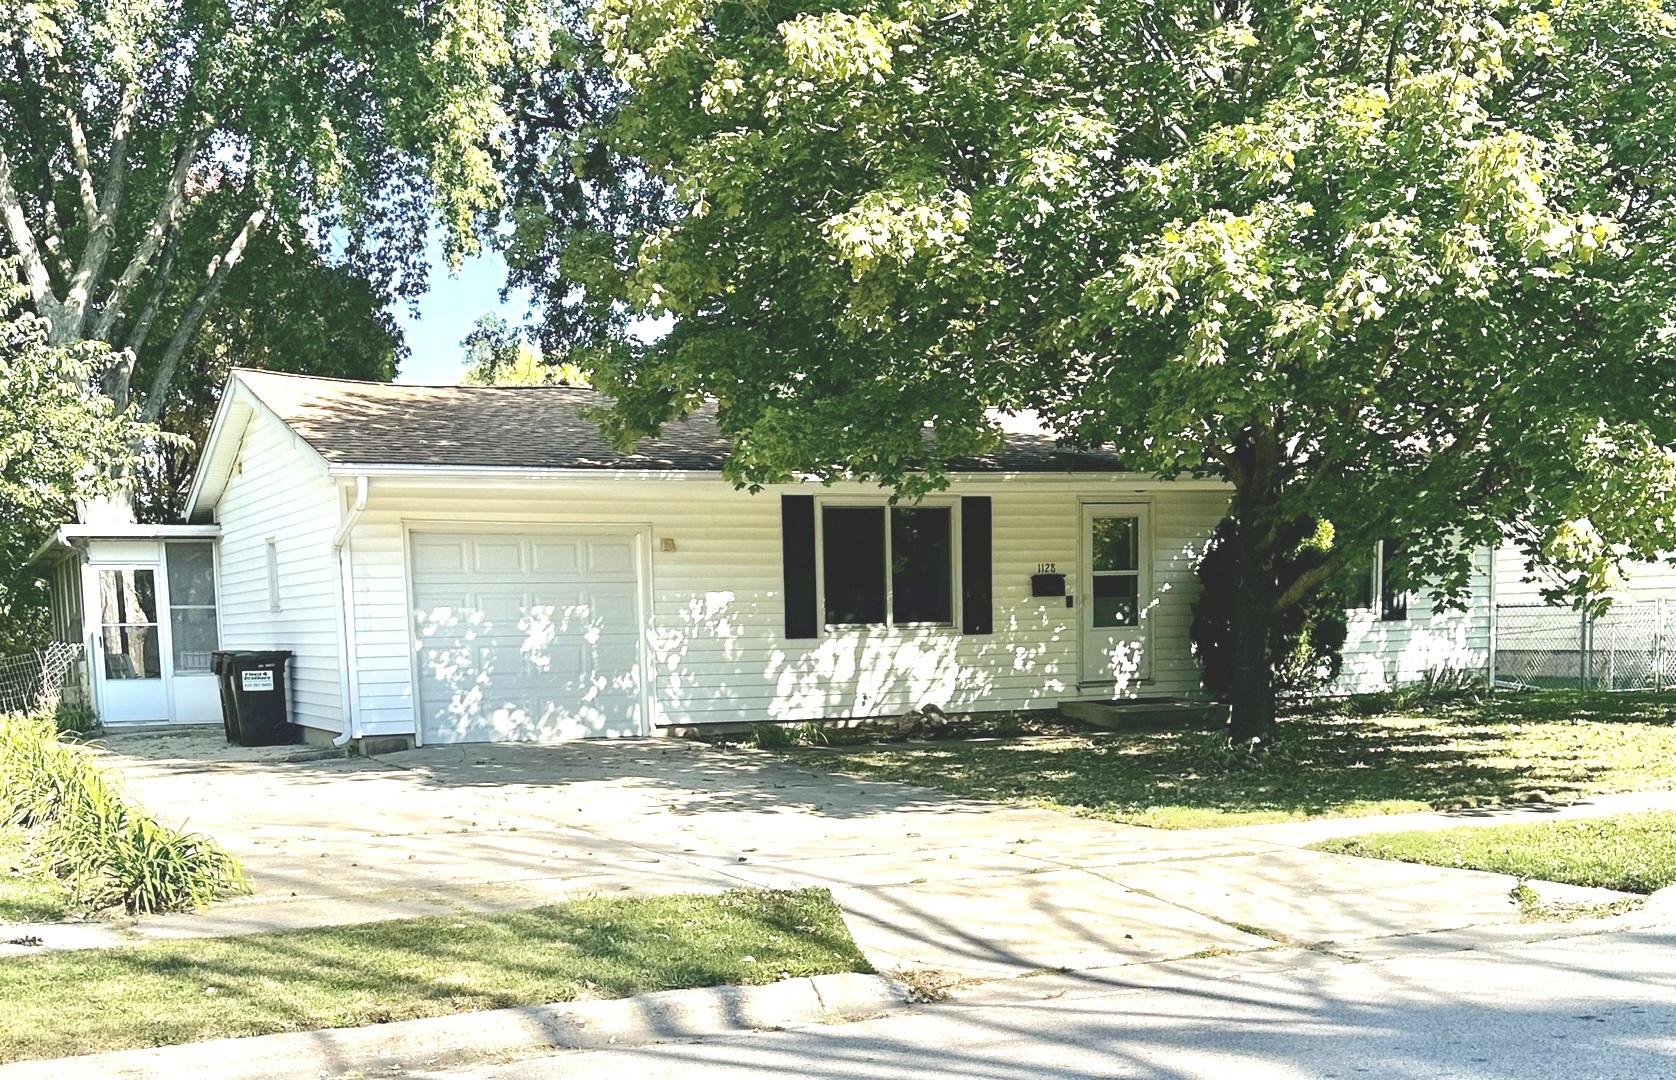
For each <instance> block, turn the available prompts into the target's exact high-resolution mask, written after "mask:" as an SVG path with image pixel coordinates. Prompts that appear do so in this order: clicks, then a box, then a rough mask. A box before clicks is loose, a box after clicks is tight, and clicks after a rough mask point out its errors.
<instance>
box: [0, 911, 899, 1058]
mask: <svg viewBox="0 0 1676 1080" xmlns="http://www.w3.org/2000/svg"><path fill="white" fill-rule="evenodd" d="M870 970H872V969H871V968H870V967H869V966H868V964H867V960H866V958H865V957H864V956H863V955H862V954H861V951H860V950H859V949H858V948H856V945H855V942H854V941H852V940H851V938H850V933H849V930H848V928H847V927H845V925H844V921H843V917H842V915H841V914H840V913H839V911H838V907H837V905H836V904H834V903H833V901H832V897H831V895H830V894H829V893H827V892H826V890H824V889H806V890H803V891H800V892H775V891H743V892H734V893H725V894H721V895H674V896H653V897H645V898H621V897H614V898H596V899H586V900H578V901H574V902H571V903H567V904H561V905H557V906H553V907H543V908H536V909H534V910H530V911H519V912H511V913H501V914H488V915H486V914H458V915H444V916H434V917H427V918H422V919H401V920H396V921H390V922H379V923H364V924H358V925H354V926H335V927H325V928H321V929H313V930H299V931H288V932H284V933H273V934H250V935H244V936H239V937H226V938H210V939H200V940H190V941H178V942H175V941H171V942H158V943H147V944H144V945H134V946H125V947H122V948H115V949H102V950H84V951H78V952H63V953H48V954H44V955H40V956H28V957H21V958H14V959H8V960H6V961H5V962H4V963H0V1003H3V1007H4V1011H5V1015H6V1022H5V1023H4V1024H3V1025H0V1061H15V1060H19V1059H24V1058H49V1057H64V1056H68V1055H73V1054H90V1053H97V1052H100V1051H106V1050H119V1049H127V1048H131V1047H143V1046H165V1045H171V1044H175V1043H185V1042H195V1041H198V1040H203V1039H216V1038H222V1037H227V1036H244V1035H263V1034H268V1033H270V1032H278V1031H310V1030H317V1029H320V1028H333V1027H356V1026H360V1025H364V1024H377V1023H386V1022H390V1021H395V1020H409V1019H414V1018H417V1017H425V1016H441V1015H446V1014H449V1013H458V1012H467V1011H470V1010H475V1009H495V1008H504V1007H509V1006H514V1005H537V1004H545V1003H549V1002H561V1001H575V1000H586V999H592V998H615V997H626V996H628V995H631V994H638V993H642V992H645V991H650V990H667V989H675V988H681V987H695V986H717V985H722V984H757V983H768V982H774V981H776V980H778V979H783V978H788V977H794V976H806V975H819V974H827V973H833V972H846V971H863V972H865V971H870Z"/></svg>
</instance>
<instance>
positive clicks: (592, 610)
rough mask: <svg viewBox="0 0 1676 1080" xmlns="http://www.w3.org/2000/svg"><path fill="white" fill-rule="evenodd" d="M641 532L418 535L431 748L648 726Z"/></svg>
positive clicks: (423, 704) (416, 589)
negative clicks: (638, 563) (638, 571)
mask: <svg viewBox="0 0 1676 1080" xmlns="http://www.w3.org/2000/svg"><path fill="white" fill-rule="evenodd" d="M634 551H635V541H634V539H633V538H632V537H564V536H547V535H513V534H504V535H502V534H497V535H493V536H475V537H474V536H437V535H433V534H417V533H416V534H414V538H413V562H412V566H413V581H412V583H411V588H412V592H413V597H414V609H415V610H414V625H415V630H416V632H417V635H418V642H419V650H420V655H419V660H420V664H419V667H420V672H419V675H420V679H419V687H418V697H419V702H420V712H421V717H422V723H423V730H424V738H425V740H426V741H427V742H473V741H485V740H495V741H501V740H549V739H567V738H584V737H590V736H599V735H635V734H641V733H642V731H643V728H642V723H641V714H642V701H641V698H642V695H641V674H640V672H641V668H640V657H641V647H642V633H641V628H640V622H639V620H640V613H639V600H638V597H639V586H638V583H637V581H636V579H635V556H634Z"/></svg>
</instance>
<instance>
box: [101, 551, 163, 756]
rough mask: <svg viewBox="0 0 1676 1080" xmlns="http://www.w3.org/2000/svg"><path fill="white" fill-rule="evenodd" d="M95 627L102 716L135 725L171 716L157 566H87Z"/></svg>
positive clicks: (119, 722) (110, 721)
mask: <svg viewBox="0 0 1676 1080" xmlns="http://www.w3.org/2000/svg"><path fill="white" fill-rule="evenodd" d="M87 573H88V575H89V577H90V579H91V580H90V582H89V585H90V591H91V593H92V600H93V605H94V606H93V610H95V611H97V612H98V613H99V623H98V626H97V628H96V629H95V630H94V641H93V649H94V656H93V664H92V668H93V672H94V678H95V679H96V680H97V682H98V687H97V694H98V701H99V718H100V719H101V720H103V721H104V722H105V723H107V724H137V723H147V722H156V721H161V720H167V719H168V718H169V685H168V682H167V680H166V679H165V678H164V671H163V659H164V657H165V655H166V654H167V650H166V648H165V644H166V643H165V642H164V641H163V634H164V633H165V632H166V631H165V628H164V627H163V625H162V623H161V622H160V621H159V620H158V618H157V614H158V610H159V609H158V595H157V583H158V575H157V565H156V564H155V563H152V564H149V565H146V564H136V565H133V566H89V567H88V568H87Z"/></svg>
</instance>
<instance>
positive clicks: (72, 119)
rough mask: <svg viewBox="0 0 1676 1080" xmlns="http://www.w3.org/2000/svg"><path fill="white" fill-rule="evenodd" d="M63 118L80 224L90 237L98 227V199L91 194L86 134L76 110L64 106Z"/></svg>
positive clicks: (91, 172) (91, 182)
mask: <svg viewBox="0 0 1676 1080" xmlns="http://www.w3.org/2000/svg"><path fill="white" fill-rule="evenodd" d="M64 117H65V121H66V123H67V124H68V125H69V128H70V155H71V158H72V159H73V160H74V161H75V163H76V191H77V193H78V194H80V195H81V216H82V224H83V225H85V226H87V231H88V233H89V234H90V235H91V233H92V232H93V230H94V229H96V228H98V226H99V199H98V197H97V196H96V195H94V194H93V165H92V160H91V158H89V157H88V153H87V132H85V131H83V130H82V126H81V117H80V116H79V115H77V113H76V110H74V109H72V108H70V107H69V106H65V108H64Z"/></svg>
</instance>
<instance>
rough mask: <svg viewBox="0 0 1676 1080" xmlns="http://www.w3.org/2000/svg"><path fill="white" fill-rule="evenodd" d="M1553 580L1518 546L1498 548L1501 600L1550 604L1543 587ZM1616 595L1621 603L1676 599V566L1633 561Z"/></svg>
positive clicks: (1509, 603)
mask: <svg viewBox="0 0 1676 1080" xmlns="http://www.w3.org/2000/svg"><path fill="white" fill-rule="evenodd" d="M1550 582H1551V579H1550V578H1549V577H1548V576H1547V575H1546V574H1545V573H1544V572H1543V571H1541V570H1537V571H1535V572H1532V571H1529V570H1527V569H1526V568H1525V556H1524V553H1523V552H1521V551H1519V550H1518V549H1517V548H1511V547H1504V548H1498V549H1497V551H1496V603H1497V604H1499V605H1502V606H1512V605H1520V606H1524V605H1538V604H1546V603H1547V601H1546V600H1544V599H1543V598H1542V590H1543V589H1544V588H1546V587H1549V585H1550ZM1612 596H1613V599H1614V600H1616V601H1618V602H1620V603H1642V602H1646V601H1650V600H1676V566H1673V565H1671V564H1670V563H1668V562H1642V563H1631V564H1630V565H1629V567H1628V568H1627V569H1626V572H1625V574H1624V585H1623V587H1622V588H1621V589H1617V590H1614V591H1613V593H1612ZM1562 606H1564V605H1562Z"/></svg>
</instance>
